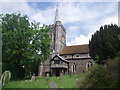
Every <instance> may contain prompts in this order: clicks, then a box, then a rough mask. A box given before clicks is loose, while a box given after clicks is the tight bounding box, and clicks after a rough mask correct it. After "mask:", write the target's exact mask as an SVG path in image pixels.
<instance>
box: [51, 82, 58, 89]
mask: <svg viewBox="0 0 120 90" xmlns="http://www.w3.org/2000/svg"><path fill="white" fill-rule="evenodd" d="M49 88H51V89H52V88H56V89H55V90H58V89H57V88H58V87H57V85H56V83H55V82H53V81H50V82H49Z"/></svg>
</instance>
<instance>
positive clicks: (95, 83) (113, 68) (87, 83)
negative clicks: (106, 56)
mask: <svg viewBox="0 0 120 90" xmlns="http://www.w3.org/2000/svg"><path fill="white" fill-rule="evenodd" d="M119 64H120V57H118V58H115V59H112V60H109V61H108V62H107V63H106V65H104V66H102V65H96V66H95V67H94V68H92V69H91V70H90V71H89V72H88V73H87V74H86V75H85V78H84V79H83V80H82V81H79V82H78V84H77V85H76V87H77V88H118V87H119V83H120V80H119V75H118V72H119V70H118V69H119V67H120V66H118V65H119Z"/></svg>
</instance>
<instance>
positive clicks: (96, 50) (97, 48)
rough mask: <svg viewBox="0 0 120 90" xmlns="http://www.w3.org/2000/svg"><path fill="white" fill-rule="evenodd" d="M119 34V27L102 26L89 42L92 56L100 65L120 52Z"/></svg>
mask: <svg viewBox="0 0 120 90" xmlns="http://www.w3.org/2000/svg"><path fill="white" fill-rule="evenodd" d="M119 34H120V28H118V26H117V25H113V24H111V25H104V26H101V27H100V29H99V31H96V32H95V33H94V35H92V38H91V40H90V41H89V49H90V56H91V57H92V58H93V59H94V60H95V61H96V62H97V63H99V64H102V63H104V62H105V60H106V59H112V58H114V57H116V56H117V55H118V53H119V52H120V48H119V46H120V40H119V38H118V36H119Z"/></svg>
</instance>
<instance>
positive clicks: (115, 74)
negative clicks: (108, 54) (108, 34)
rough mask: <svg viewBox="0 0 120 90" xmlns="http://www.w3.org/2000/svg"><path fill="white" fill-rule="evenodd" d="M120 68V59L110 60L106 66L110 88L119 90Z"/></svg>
mask: <svg viewBox="0 0 120 90" xmlns="http://www.w3.org/2000/svg"><path fill="white" fill-rule="evenodd" d="M119 68H120V57H117V58H115V59H112V60H109V61H108V62H107V64H106V70H107V74H108V78H109V80H110V82H109V88H117V87H118V86H119V83H120V78H119V76H120V75H119Z"/></svg>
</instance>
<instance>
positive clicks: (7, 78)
mask: <svg viewBox="0 0 120 90" xmlns="http://www.w3.org/2000/svg"><path fill="white" fill-rule="evenodd" d="M10 79H11V72H10V71H5V72H3V74H2V76H1V79H0V84H1V85H2V86H5V85H6V84H7V83H9V82H10Z"/></svg>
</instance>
